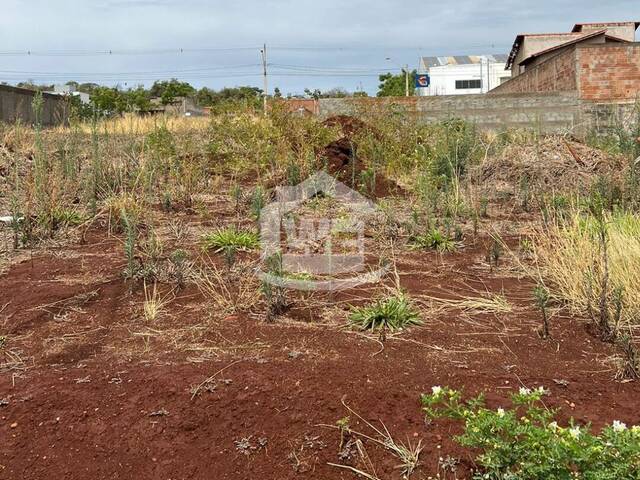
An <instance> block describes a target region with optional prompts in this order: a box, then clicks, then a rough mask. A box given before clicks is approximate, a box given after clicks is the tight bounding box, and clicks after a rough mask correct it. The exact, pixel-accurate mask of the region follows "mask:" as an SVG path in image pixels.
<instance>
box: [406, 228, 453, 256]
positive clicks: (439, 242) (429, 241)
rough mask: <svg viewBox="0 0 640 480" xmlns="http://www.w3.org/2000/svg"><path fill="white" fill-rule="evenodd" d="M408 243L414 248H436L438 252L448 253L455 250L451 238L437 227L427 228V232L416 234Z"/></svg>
mask: <svg viewBox="0 0 640 480" xmlns="http://www.w3.org/2000/svg"><path fill="white" fill-rule="evenodd" d="M410 245H411V247H412V248H416V249H429V250H436V251H437V252H440V253H449V252H454V251H455V250H456V244H455V242H454V241H453V239H451V238H449V237H448V236H447V235H445V234H443V233H442V232H441V231H440V230H438V229H437V228H434V229H432V230H429V231H428V232H427V233H424V234H421V235H416V236H414V237H413V238H412V239H411V242H410Z"/></svg>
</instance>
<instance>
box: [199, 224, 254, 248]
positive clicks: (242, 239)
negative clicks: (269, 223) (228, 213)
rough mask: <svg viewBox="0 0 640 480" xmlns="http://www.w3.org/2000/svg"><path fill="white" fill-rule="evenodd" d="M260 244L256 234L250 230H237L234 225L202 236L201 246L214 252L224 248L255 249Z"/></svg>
mask: <svg viewBox="0 0 640 480" xmlns="http://www.w3.org/2000/svg"><path fill="white" fill-rule="evenodd" d="M259 244H260V238H259V236H258V234H257V233H256V232H254V231H251V230H239V229H237V228H236V227H235V226H231V227H225V228H219V229H217V230H216V231H214V232H211V233H207V234H205V235H203V236H202V247H203V248H204V249H205V250H213V251H215V252H216V253H220V252H223V251H224V250H225V249H228V248H234V249H236V250H245V251H246V250H255V249H256V248H258V246H259Z"/></svg>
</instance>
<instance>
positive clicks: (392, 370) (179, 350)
mask: <svg viewBox="0 0 640 480" xmlns="http://www.w3.org/2000/svg"><path fill="white" fill-rule="evenodd" d="M121 250H122V245H121V243H120V240H118V239H116V238H112V237H107V236H106V235H105V234H104V233H103V232H102V231H101V230H95V231H91V232H90V234H89V235H88V236H87V243H86V244H83V245H71V246H68V247H60V248H55V249H52V250H50V251H48V252H42V253H37V252H36V253H35V254H34V256H33V258H32V259H29V260H26V261H23V262H22V263H17V264H15V265H13V266H12V267H11V268H10V269H9V271H8V272H7V273H5V274H4V275H2V276H0V292H2V297H1V300H0V327H1V330H0V334H1V335H5V336H6V340H5V343H4V344H3V346H2V347H1V348H0V405H1V406H0V438H1V445H2V446H1V448H0V479H11V480H18V479H20V480H22V479H25V480H27V479H29V480H31V479H33V480H36V479H47V480H49V479H74V480H75V479H87V480H88V479H92V480H93V479H110V478H118V479H151V478H153V479H156V478H157V479H216V480H218V479H251V480H253V479H257V478H262V479H274V480H283V479H298V478H305V479H320V480H326V479H354V478H356V476H355V475H354V474H352V473H350V472H348V471H346V470H342V469H338V468H336V467H332V466H329V465H328V462H331V463H344V464H349V460H340V459H339V458H338V455H337V454H338V445H339V434H338V432H337V431H336V430H335V429H331V428H328V427H323V426H321V425H322V424H328V425H335V422H336V421H337V420H338V419H340V418H342V417H345V416H347V415H348V412H347V411H346V410H345V408H344V407H343V406H342V404H341V399H343V398H344V401H345V402H346V403H347V404H348V405H349V406H351V407H352V408H353V409H354V410H355V411H357V412H358V413H359V414H360V415H362V416H363V417H364V418H366V419H367V420H368V421H370V422H372V423H375V424H377V425H379V423H378V422H379V421H382V422H384V424H385V425H386V427H387V428H388V429H389V431H390V432H391V433H392V434H393V435H394V437H395V438H396V439H397V440H399V441H406V439H407V438H409V439H410V440H411V441H412V442H414V443H415V442H417V441H418V440H419V439H422V440H423V444H424V446H425V448H424V450H423V452H422V454H421V456H420V459H421V465H420V467H419V469H418V471H417V472H416V473H414V475H413V476H412V477H411V478H417V479H423V478H427V477H429V476H435V474H436V473H438V458H439V457H445V458H446V457H447V456H451V457H455V458H459V459H460V461H461V463H460V465H459V467H458V472H457V475H458V478H469V477H468V475H469V468H470V467H471V466H472V462H471V458H470V456H469V452H467V451H465V450H463V449H461V448H460V447H459V446H457V445H456V444H455V442H454V441H453V439H452V436H453V434H454V433H458V432H459V427H457V426H455V425H453V424H451V423H449V422H446V421H438V422H435V423H431V424H427V423H425V419H424V415H423V414H422V412H421V410H420V405H419V396H420V394H421V393H423V392H427V391H430V389H431V386H433V385H448V386H451V387H458V388H462V387H464V388H465V390H466V391H467V392H468V393H469V394H475V393H479V392H482V391H486V392H487V393H488V401H489V404H490V405H491V406H492V407H496V406H499V405H507V400H506V399H507V397H508V394H509V393H510V392H513V391H515V390H516V389H518V388H519V387H520V386H522V385H526V386H528V387H536V386H539V385H543V386H545V387H546V388H548V389H549V390H550V391H551V395H550V396H549V397H548V399H547V400H546V403H547V405H548V406H549V407H560V408H561V409H562V416H561V418H562V420H563V421H566V420H567V419H568V417H570V416H572V417H574V418H575V419H576V421H578V422H593V424H594V426H595V427H596V428H599V427H601V426H602V425H604V424H606V423H610V422H611V421H612V420H614V419H618V420H621V421H624V422H626V423H627V424H629V425H633V424H638V423H640V410H639V409H638V398H640V384H638V383H637V382H636V383H621V382H617V381H614V379H613V377H614V369H613V367H612V366H611V364H610V363H608V362H607V361H606V360H607V359H608V358H610V357H611V356H612V355H613V354H614V353H615V351H614V350H613V348H612V347H611V346H610V345H605V344H602V343H601V342H599V341H598V340H595V339H593V338H592V337H591V336H589V334H588V333H587V332H586V329H585V327H584V322H583V321H582V320H580V319H573V318H566V317H563V316H556V317H554V318H553V320H552V326H551V328H552V335H553V338H552V339H551V340H547V341H543V340H541V339H540V338H539V337H538V335H537V334H536V329H537V328H538V327H539V324H540V318H539V314H538V313H537V312H536V311H535V309H534V307H533V306H532V301H531V299H530V297H531V289H532V284H531V283H530V282H528V281H525V280H520V279H518V278H517V277H515V276H514V275H513V273H510V269H509V268H508V267H507V266H504V267H501V268H499V269H498V270H497V271H496V272H493V273H492V272H490V269H489V267H488V266H487V265H486V264H485V263H484V254H485V252H486V245H485V244H484V243H483V242H481V241H478V242H477V243H474V242H469V244H468V245H467V246H466V247H465V248H464V249H463V250H462V251H460V252H458V253H455V254H452V255H448V256H445V257H444V258H443V259H440V258H439V257H438V256H436V255H435V254H431V253H420V252H413V251H405V252H403V253H402V255H401V256H400V257H399V258H400V261H399V265H398V268H399V271H400V277H401V281H402V284H403V286H404V287H405V288H406V289H407V290H408V291H409V293H410V294H412V295H416V296H417V295H421V294H427V295H430V296H439V297H445V298H452V297H453V296H455V294H464V295H468V296H478V295H479V294H480V293H479V292H485V291H490V292H493V293H500V292H504V295H505V296H506V298H507V299H508V300H509V301H510V302H511V303H512V304H513V305H514V311H513V312H512V313H510V314H507V315H493V314H486V313H485V314H476V315H464V314H462V312H459V311H449V312H441V313H433V315H432V316H429V317H428V318H425V319H424V320H425V323H424V325H423V326H421V327H418V328H414V329H411V330H408V331H406V332H402V333H401V334H400V335H397V336H392V337H390V338H389V339H388V340H387V342H386V344H385V348H384V350H383V351H381V352H380V344H379V343H378V342H377V341H376V340H375V337H373V338H372V337H368V336H366V335H362V334H360V333H357V332H353V331H351V330H349V329H345V328H343V324H344V318H345V317H344V310H345V309H346V308H347V303H358V302H361V301H362V300H363V299H362V298H361V297H362V295H363V294H366V292H367V289H366V288H365V289H360V290H359V291H357V292H355V291H354V292H343V293H341V294H340V295H337V296H336V297H335V298H329V300H330V302H333V303H331V305H334V306H335V308H336V310H335V311H334V313H333V314H331V315H329V319H327V318H326V317H322V316H321V315H320V312H319V311H316V312H315V314H314V315H313V316H312V318H311V320H312V321H308V322H302V321H294V320H291V319H288V318H286V317H285V318H280V319H278V320H277V321H276V322H274V323H265V322H264V321H263V317H262V316H261V315H257V314H256V315H253V314H252V315H231V316H227V317H226V318H221V317H220V315H219V314H218V313H217V311H216V309H215V308H214V307H212V306H208V305H207V304H206V303H204V302H203V298H202V297H201V295H200V294H199V293H198V291H197V290H195V289H194V288H193V287H188V288H187V289H186V290H184V291H182V292H180V293H179V294H178V296H177V297H176V298H175V299H174V300H172V302H171V304H170V306H169V308H168V311H167V312H166V314H164V315H163V316H162V317H161V318H159V319H158V320H157V321H156V323H154V324H152V325H149V324H147V323H146V322H145V320H144V319H143V318H142V315H141V305H142V300H143V299H144V296H143V293H142V292H141V288H140V287H139V286H136V287H135V288H133V289H132V288H131V286H130V284H129V283H125V282H124V280H123V279H122V277H121V272H122V269H123V266H124V265H123V264H124V262H123V255H122V251H121ZM94 292H95V293H94ZM368 295H370V293H369V294H368ZM45 306H46V307H45ZM341 312H342V314H341ZM201 327H202V328H201ZM185 332H188V333H185ZM216 373H217V375H215V374H216ZM213 375H215V378H214V379H213V380H212V381H211V382H208V383H205V384H203V382H204V381H205V380H206V379H207V378H208V377H210V376H213ZM554 380H555V381H554ZM557 381H562V382H564V381H566V382H567V384H566V386H561V385H559V384H558V383H557ZM199 385H202V388H199V389H197V393H198V394H197V395H195V396H194V397H193V398H192V396H193V391H194V387H197V386H199ZM351 425H352V426H353V427H354V428H355V429H356V430H360V431H363V430H365V428H366V427H365V426H364V425H362V423H361V422H358V421H357V419H356V418H354V416H353V415H351ZM366 446H367V451H368V453H369V455H370V457H371V459H372V462H373V463H374V465H375V467H376V472H377V475H378V476H379V478H381V479H399V478H400V473H399V470H398V469H397V468H396V466H397V464H398V461H397V459H396V458H395V457H393V456H391V455H390V454H389V453H388V452H386V451H383V450H382V449H380V448H378V447H375V446H374V445H371V444H370V442H367V443H366ZM351 461H352V462H353V460H351ZM352 465H354V466H357V467H358V468H362V465H360V464H357V463H352Z"/></svg>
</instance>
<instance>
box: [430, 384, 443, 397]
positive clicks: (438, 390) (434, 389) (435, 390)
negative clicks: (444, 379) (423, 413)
mask: <svg viewBox="0 0 640 480" xmlns="http://www.w3.org/2000/svg"><path fill="white" fill-rule="evenodd" d="M431 391H432V392H433V394H434V395H435V396H436V397H437V396H439V395H440V394H441V393H442V387H441V386H440V385H436V386H434V387H431Z"/></svg>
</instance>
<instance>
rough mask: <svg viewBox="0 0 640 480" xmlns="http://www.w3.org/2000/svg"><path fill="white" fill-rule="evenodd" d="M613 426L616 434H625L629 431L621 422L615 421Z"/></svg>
mask: <svg viewBox="0 0 640 480" xmlns="http://www.w3.org/2000/svg"><path fill="white" fill-rule="evenodd" d="M612 426H613V431H614V432H623V431H625V430H626V429H627V424H626V423H623V422H621V421H619V420H614V421H613V425H612Z"/></svg>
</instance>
